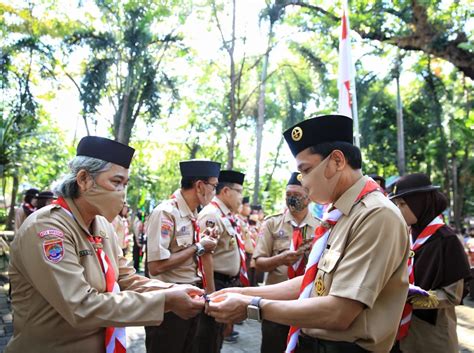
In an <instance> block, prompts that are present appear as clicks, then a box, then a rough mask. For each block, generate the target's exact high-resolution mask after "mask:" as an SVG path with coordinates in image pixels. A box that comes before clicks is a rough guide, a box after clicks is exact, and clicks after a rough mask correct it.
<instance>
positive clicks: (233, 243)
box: [229, 237, 236, 248]
mask: <svg viewBox="0 0 474 353" xmlns="http://www.w3.org/2000/svg"><path fill="white" fill-rule="evenodd" d="M235 244H236V241H235V238H234V237H231V238H230V240H229V245H230V246H231V247H232V248H233V247H235Z"/></svg>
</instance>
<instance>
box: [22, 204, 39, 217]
mask: <svg viewBox="0 0 474 353" xmlns="http://www.w3.org/2000/svg"><path fill="white" fill-rule="evenodd" d="M21 206H22V207H23V209H24V210H25V213H27V215H28V216H29V215H30V214H32V213H33V212H35V211H36V207H34V206H33V205H32V204H31V203H29V202H23V204H22V205H21Z"/></svg>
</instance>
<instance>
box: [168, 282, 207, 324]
mask: <svg viewBox="0 0 474 353" xmlns="http://www.w3.org/2000/svg"><path fill="white" fill-rule="evenodd" d="M164 293H165V312H168V311H172V312H174V313H175V314H176V315H178V316H179V317H180V318H182V319H184V320H187V319H190V318H192V317H194V316H196V315H197V314H199V313H200V312H201V311H202V310H203V308H204V298H203V297H202V295H203V294H204V291H203V290H202V289H200V288H197V287H194V286H190V285H177V286H175V287H172V288H170V289H166V290H164Z"/></svg>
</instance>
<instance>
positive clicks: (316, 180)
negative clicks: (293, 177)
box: [302, 155, 342, 205]
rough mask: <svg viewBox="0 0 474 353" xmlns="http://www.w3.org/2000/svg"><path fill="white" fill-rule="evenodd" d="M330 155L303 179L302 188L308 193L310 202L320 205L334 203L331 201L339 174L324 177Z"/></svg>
mask: <svg viewBox="0 0 474 353" xmlns="http://www.w3.org/2000/svg"><path fill="white" fill-rule="evenodd" d="M330 158H331V155H329V156H328V157H327V158H326V159H324V160H323V161H322V162H321V163H320V164H319V165H318V166H317V167H316V168H314V169H313V170H312V171H311V172H309V174H307V175H306V176H304V177H303V182H302V184H303V186H304V187H305V188H307V189H308V191H309V198H310V199H311V201H314V202H317V203H319V204H322V205H326V204H328V203H331V202H334V201H335V200H333V199H332V197H333V194H334V190H335V189H336V186H337V183H338V182H339V178H340V177H341V175H342V173H341V172H336V174H335V175H334V176H333V177H332V178H331V179H328V178H326V177H325V176H324V172H325V171H326V167H327V165H328V163H329V161H330Z"/></svg>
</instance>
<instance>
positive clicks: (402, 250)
mask: <svg viewBox="0 0 474 353" xmlns="http://www.w3.org/2000/svg"><path fill="white" fill-rule="evenodd" d="M284 137H285V139H286V141H287V143H288V145H289V147H290V150H291V152H292V153H293V155H294V156H295V157H296V162H297V167H298V170H299V171H300V172H301V174H302V175H303V180H302V182H301V184H302V185H303V187H305V188H307V189H308V195H309V198H310V199H311V200H312V201H314V202H317V203H321V204H332V206H331V208H329V209H328V212H327V214H325V216H324V218H323V220H322V223H321V225H320V226H318V227H317V228H316V231H315V238H314V242H313V246H312V249H311V252H310V255H309V258H308V264H307V266H306V270H305V273H304V275H303V276H299V277H295V278H293V279H291V280H288V281H285V282H282V283H279V284H274V285H270V286H265V287H258V288H255V287H252V288H236V289H227V290H224V291H222V292H220V293H215V294H213V295H212V296H211V302H210V303H209V306H208V307H207V312H208V313H209V314H210V315H212V316H214V317H215V318H216V320H218V321H222V322H228V321H238V320H242V319H243V318H245V317H249V318H250V319H256V320H261V319H262V318H263V319H265V320H269V321H273V322H277V323H280V324H284V325H290V326H291V328H290V332H289V339H288V344H287V348H286V352H295V351H296V352H313V353H314V352H328V353H329V352H331V353H334V352H338V353H339V352H340V353H352V352H371V351H372V352H389V351H390V349H391V347H392V345H393V342H394V340H395V336H396V333H397V329H398V322H399V320H400V317H401V315H402V310H403V306H404V303H405V300H406V294H407V291H408V281H407V259H408V253H409V241H408V234H407V228H406V225H405V222H404V220H403V218H402V215H401V214H400V211H399V210H398V209H397V207H396V206H395V205H394V204H393V203H392V202H390V200H388V198H387V197H385V196H384V195H383V193H382V192H380V191H379V185H378V184H377V183H375V182H374V181H373V180H372V179H371V178H369V177H367V176H364V175H363V174H362V172H361V166H362V158H361V154H360V150H359V149H358V148H357V147H356V146H353V144H352V141H353V134H352V119H350V118H348V117H346V116H341V115H325V116H319V117H315V118H313V119H308V120H305V121H303V122H301V123H299V124H297V125H296V126H294V127H292V128H291V129H289V130H287V131H286V132H285V133H284ZM387 254H390V256H387ZM262 298H264V299H262ZM296 299H298V300H296Z"/></svg>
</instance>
